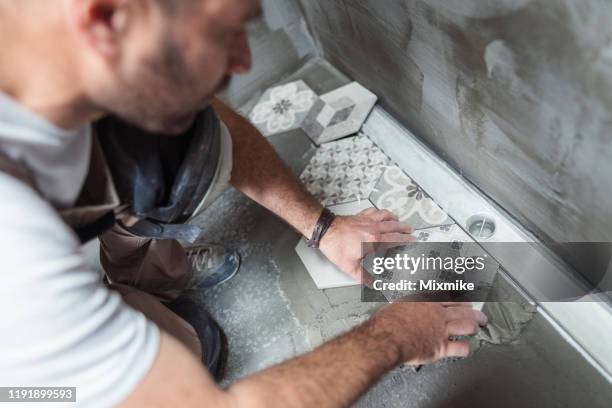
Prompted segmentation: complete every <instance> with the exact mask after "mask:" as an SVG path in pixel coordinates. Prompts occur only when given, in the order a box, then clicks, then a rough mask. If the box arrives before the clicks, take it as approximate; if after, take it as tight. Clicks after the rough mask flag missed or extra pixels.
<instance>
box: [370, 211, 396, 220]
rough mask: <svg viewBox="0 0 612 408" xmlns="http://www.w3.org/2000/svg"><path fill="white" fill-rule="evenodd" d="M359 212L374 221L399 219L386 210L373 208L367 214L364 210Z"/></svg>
mask: <svg viewBox="0 0 612 408" xmlns="http://www.w3.org/2000/svg"><path fill="white" fill-rule="evenodd" d="M366 211H367V210H366ZM361 214H362V215H365V216H367V217H368V218H369V219H370V220H372V221H376V222H382V221H399V218H397V215H395V214H393V213H392V212H391V211H387V210H375V211H371V212H369V213H367V214H365V212H362V213H361Z"/></svg>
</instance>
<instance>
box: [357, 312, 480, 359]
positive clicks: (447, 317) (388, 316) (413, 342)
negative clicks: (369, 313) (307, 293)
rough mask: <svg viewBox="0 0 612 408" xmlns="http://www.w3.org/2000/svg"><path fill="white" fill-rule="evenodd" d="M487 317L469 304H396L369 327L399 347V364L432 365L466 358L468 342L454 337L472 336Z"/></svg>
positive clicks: (374, 319) (368, 324)
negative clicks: (450, 359) (457, 358)
mask: <svg viewBox="0 0 612 408" xmlns="http://www.w3.org/2000/svg"><path fill="white" fill-rule="evenodd" d="M486 324H487V317H486V316H485V314H484V313H482V312H481V311H479V310H474V309H472V305H471V304H470V303H414V302H401V301H400V302H396V303H393V304H391V305H389V306H386V307H384V308H383V309H381V310H380V311H378V313H377V314H375V315H374V316H373V317H372V319H370V320H369V321H368V322H367V323H366V325H367V326H369V329H370V331H371V332H372V333H373V336H381V337H387V338H389V339H390V344H396V345H397V346H398V352H399V358H400V362H404V363H408V364H411V365H420V364H427V363H432V362H434V361H437V360H440V359H443V358H447V357H467V356H469V354H470V345H469V343H468V342H466V341H458V340H456V341H455V340H450V339H449V338H450V337H451V336H473V335H475V334H477V333H478V331H479V326H485V325H486Z"/></svg>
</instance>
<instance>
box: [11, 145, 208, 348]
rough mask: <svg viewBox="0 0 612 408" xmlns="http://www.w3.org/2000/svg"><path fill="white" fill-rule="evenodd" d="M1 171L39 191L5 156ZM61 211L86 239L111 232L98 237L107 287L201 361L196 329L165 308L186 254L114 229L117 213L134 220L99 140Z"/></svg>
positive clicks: (183, 275)
mask: <svg viewBox="0 0 612 408" xmlns="http://www.w3.org/2000/svg"><path fill="white" fill-rule="evenodd" d="M0 172H3V173H7V174H9V175H11V176H13V177H15V178H17V179H19V180H21V181H22V182H24V183H26V184H28V185H29V186H31V187H32V188H34V189H35V190H37V188H36V184H35V181H34V179H33V177H32V176H31V174H30V172H29V170H28V169H27V167H26V166H25V165H23V164H22V163H17V162H14V161H12V160H10V159H8V158H6V157H5V156H3V155H1V154H0ZM7 199H10V197H7ZM57 212H58V213H59V214H60V216H61V217H62V219H63V220H64V221H65V222H66V224H67V225H68V226H69V227H71V228H72V229H73V230H75V231H76V230H80V231H81V232H84V233H85V235H87V234H91V235H92V237H93V236H95V235H96V233H95V232H96V231H99V230H104V229H107V228H110V229H108V230H107V231H106V232H104V233H103V234H102V235H101V236H99V238H100V243H101V245H100V260H101V263H102V266H103V267H104V270H105V273H106V276H107V278H108V281H109V282H110V284H109V285H108V286H109V288H110V289H111V290H117V291H118V292H119V293H120V294H121V296H122V297H123V299H124V301H125V302H126V303H127V304H129V305H130V306H132V307H133V308H135V309H137V310H139V311H141V312H142V313H144V314H145V315H146V316H147V317H148V318H149V319H150V320H152V321H153V322H155V323H156V324H157V326H158V327H159V328H160V329H161V330H164V331H165V332H167V333H169V334H171V335H173V336H174V337H176V338H177V339H178V340H180V341H181V342H182V343H183V344H184V345H185V346H187V347H188V348H189V349H190V350H191V351H192V352H193V353H194V354H195V355H196V356H198V357H199V358H201V357H202V348H201V344H200V340H199V339H198V336H197V334H196V332H195V330H194V329H193V327H192V326H191V325H190V324H189V323H187V322H186V321H185V320H183V319H182V318H180V317H179V316H178V315H176V314H175V313H173V312H172V311H170V310H169V309H168V308H167V307H166V306H165V305H164V304H163V303H162V301H170V300H173V299H174V298H176V297H177V296H178V294H179V293H180V291H181V289H183V288H184V287H185V286H186V285H187V283H188V282H189V280H190V279H191V267H190V265H189V263H188V260H187V257H186V255H185V251H184V250H183V247H182V246H181V245H180V244H179V243H178V242H177V241H174V240H153V239H149V238H141V237H137V236H135V235H132V234H130V233H129V232H127V231H126V230H125V229H123V228H122V227H121V226H120V225H119V224H114V217H112V215H113V214H114V215H115V217H116V218H117V219H118V220H121V221H123V222H124V223H125V224H126V225H129V223H130V222H131V221H132V219H133V217H132V216H131V215H130V213H129V208H128V206H127V205H121V203H120V202H119V198H118V195H117V192H116V189H115V186H114V183H113V181H112V178H111V175H110V171H109V169H108V166H107V163H106V160H105V157H104V153H103V152H102V149H101V148H100V145H99V143H98V142H97V140H96V138H95V136H94V140H93V143H92V154H91V162H90V167H89V172H88V175H87V178H86V181H85V184H84V186H83V188H82V190H81V193H80V195H79V198H78V200H77V202H76V203H75V205H74V206H73V207H72V208H68V209H57ZM109 215H110V217H109ZM113 224H114V225H113ZM105 227H106V228H105ZM79 235H80V234H79ZM83 273H90V272H86V271H83Z"/></svg>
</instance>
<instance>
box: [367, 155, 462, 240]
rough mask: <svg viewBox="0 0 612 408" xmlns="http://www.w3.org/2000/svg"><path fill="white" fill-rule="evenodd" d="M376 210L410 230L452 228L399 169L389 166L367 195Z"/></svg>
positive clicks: (431, 202)
mask: <svg viewBox="0 0 612 408" xmlns="http://www.w3.org/2000/svg"><path fill="white" fill-rule="evenodd" d="M370 201H372V203H374V205H375V206H376V207H377V208H378V209H385V210H389V211H391V212H393V213H395V214H396V215H397V216H398V217H399V218H400V221H402V222H406V223H408V224H410V225H411V226H412V228H413V229H415V230H417V229H423V228H428V227H434V226H437V225H448V224H452V223H453V220H452V219H451V218H450V217H449V216H448V215H447V214H446V213H445V212H444V211H443V210H442V209H441V208H440V207H439V206H438V205H437V204H436V203H435V202H434V201H433V200H432V199H431V198H430V197H429V196H428V195H427V193H425V191H423V189H422V188H421V187H419V186H418V185H417V184H416V183H415V182H414V181H413V180H412V179H411V178H410V177H408V176H407V175H406V173H404V172H403V171H402V170H401V169H400V168H399V167H397V166H390V167H388V168H386V169H385V171H384V173H383V175H382V177H381V178H380V180H379V181H378V183H377V184H376V186H375V187H374V191H372V194H371V195H370Z"/></svg>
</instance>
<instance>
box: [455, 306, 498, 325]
mask: <svg viewBox="0 0 612 408" xmlns="http://www.w3.org/2000/svg"><path fill="white" fill-rule="evenodd" d="M446 316H447V319H448V321H453V320H465V319H471V320H474V321H475V322H476V323H478V325H479V326H486V325H487V323H488V319H487V316H486V315H485V314H484V313H482V312H481V311H480V310H474V309H472V308H469V307H461V306H457V307H449V308H447V311H446Z"/></svg>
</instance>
